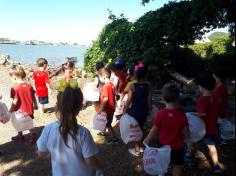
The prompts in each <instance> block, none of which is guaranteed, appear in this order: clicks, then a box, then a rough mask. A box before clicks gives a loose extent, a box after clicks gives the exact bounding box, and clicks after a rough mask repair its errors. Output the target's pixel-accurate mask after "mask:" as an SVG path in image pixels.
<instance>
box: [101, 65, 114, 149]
mask: <svg viewBox="0 0 236 176" xmlns="http://www.w3.org/2000/svg"><path fill="white" fill-rule="evenodd" d="M99 76H100V78H99V79H100V81H101V82H102V83H103V84H104V85H103V86H102V93H101V96H100V109H99V111H98V113H101V112H103V111H105V112H106V114H107V125H106V127H107V129H108V132H109V134H110V136H111V138H110V139H109V140H107V144H115V143H117V142H118V140H117V138H116V135H115V132H114V129H113V128H112V126H111V123H112V120H113V115H114V112H115V88H114V85H113V84H112V83H111V81H110V77H111V71H110V70H109V69H107V68H103V69H102V70H101V72H100V75H99Z"/></svg>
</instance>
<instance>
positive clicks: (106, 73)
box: [100, 67, 111, 79]
mask: <svg viewBox="0 0 236 176" xmlns="http://www.w3.org/2000/svg"><path fill="white" fill-rule="evenodd" d="M100 75H101V76H103V77H105V78H108V79H110V77H111V70H110V69H108V68H106V67H104V68H103V69H102V70H101V72H100Z"/></svg>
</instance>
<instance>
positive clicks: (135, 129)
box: [120, 114, 143, 144]
mask: <svg viewBox="0 0 236 176" xmlns="http://www.w3.org/2000/svg"><path fill="white" fill-rule="evenodd" d="M120 134H121V139H122V140H123V142H124V143H125V144H127V143H128V142H135V141H141V139H142V137H143V132H142V130H141V128H140V126H139V124H138V122H137V121H136V120H135V119H134V118H133V117H131V116H130V115H128V114H124V115H123V116H122V117H121V119H120Z"/></svg>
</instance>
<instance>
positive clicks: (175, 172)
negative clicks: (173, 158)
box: [172, 165, 182, 176]
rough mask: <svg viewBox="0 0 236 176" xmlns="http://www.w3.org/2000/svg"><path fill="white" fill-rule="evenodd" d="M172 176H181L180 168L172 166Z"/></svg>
mask: <svg viewBox="0 0 236 176" xmlns="http://www.w3.org/2000/svg"><path fill="white" fill-rule="evenodd" d="M172 172H173V174H172V175H173V176H181V175H182V166H179V165H173V171H172Z"/></svg>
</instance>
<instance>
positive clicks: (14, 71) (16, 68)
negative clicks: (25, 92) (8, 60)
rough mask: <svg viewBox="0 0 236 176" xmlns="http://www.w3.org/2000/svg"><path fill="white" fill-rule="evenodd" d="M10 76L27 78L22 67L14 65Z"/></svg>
mask: <svg viewBox="0 0 236 176" xmlns="http://www.w3.org/2000/svg"><path fill="white" fill-rule="evenodd" d="M9 75H10V76H11V77H12V76H16V77H18V78H21V79H24V78H25V77H26V73H25V71H24V69H23V67H22V66H21V65H14V66H13V67H12V68H11V70H10V71H9Z"/></svg>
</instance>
